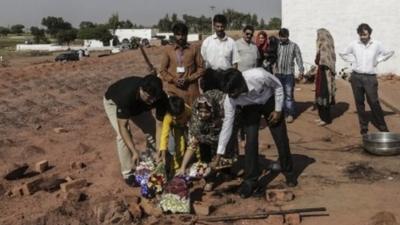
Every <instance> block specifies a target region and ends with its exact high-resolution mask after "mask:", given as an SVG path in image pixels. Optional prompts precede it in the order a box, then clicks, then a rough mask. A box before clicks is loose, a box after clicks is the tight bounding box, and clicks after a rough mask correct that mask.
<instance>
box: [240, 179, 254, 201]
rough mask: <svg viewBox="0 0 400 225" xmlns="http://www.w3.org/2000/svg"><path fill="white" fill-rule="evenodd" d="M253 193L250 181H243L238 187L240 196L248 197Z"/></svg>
mask: <svg viewBox="0 0 400 225" xmlns="http://www.w3.org/2000/svg"><path fill="white" fill-rule="evenodd" d="M252 193H253V183H252V182H250V181H243V182H242V184H240V187H239V196H240V197H241V198H248V197H250V196H251V194H252Z"/></svg>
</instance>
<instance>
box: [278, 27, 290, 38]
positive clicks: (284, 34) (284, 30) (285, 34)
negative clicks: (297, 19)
mask: <svg viewBox="0 0 400 225" xmlns="http://www.w3.org/2000/svg"><path fill="white" fill-rule="evenodd" d="M278 35H279V37H289V30H288V29H287V28H281V29H280V30H279V34H278Z"/></svg>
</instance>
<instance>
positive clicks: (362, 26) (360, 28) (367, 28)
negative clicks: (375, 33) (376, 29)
mask: <svg viewBox="0 0 400 225" xmlns="http://www.w3.org/2000/svg"><path fill="white" fill-rule="evenodd" d="M364 31H368V34H372V28H371V27H370V26H369V25H368V24H367V23H362V24H360V25H359V26H358V27H357V34H362V33H363V32H364Z"/></svg>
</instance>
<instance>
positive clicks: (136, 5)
mask: <svg viewBox="0 0 400 225" xmlns="http://www.w3.org/2000/svg"><path fill="white" fill-rule="evenodd" d="M211 6H214V7H215V9H214V10H211ZM227 8H231V9H235V10H237V11H239V12H242V13H250V14H254V13H255V14H257V16H258V18H259V19H260V18H264V20H265V21H266V23H268V21H269V19H270V18H272V17H279V18H280V17H281V0H0V26H6V27H7V26H11V25H14V24H23V25H25V27H30V26H40V23H41V20H42V18H43V17H47V16H56V17H62V18H63V19H64V21H68V22H70V23H72V25H73V26H75V27H78V25H79V23H80V22H81V21H92V22H95V23H105V22H106V21H107V20H108V18H109V17H110V16H111V15H112V14H113V13H118V15H119V18H120V20H127V19H129V20H130V21H131V22H132V23H136V24H142V25H145V26H151V25H154V24H157V22H158V20H159V19H160V18H162V17H164V16H165V15H166V14H167V13H168V14H170V15H171V14H172V13H174V12H175V13H177V14H178V17H180V16H181V15H182V14H188V15H193V16H200V15H202V14H203V15H206V16H211V15H213V14H216V13H219V12H222V10H224V9H227Z"/></svg>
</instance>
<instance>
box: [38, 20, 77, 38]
mask: <svg viewBox="0 0 400 225" xmlns="http://www.w3.org/2000/svg"><path fill="white" fill-rule="evenodd" d="M42 25H43V26H45V27H47V30H46V32H47V33H48V34H50V35H51V36H52V37H55V36H56V34H57V33H58V32H59V31H61V30H70V29H72V25H71V24H70V23H68V22H65V21H64V19H63V18H61V17H53V16H48V17H46V18H43V19H42Z"/></svg>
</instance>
